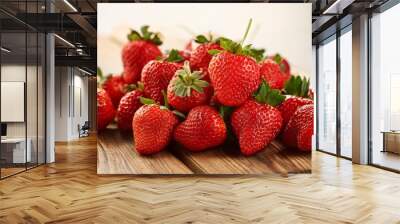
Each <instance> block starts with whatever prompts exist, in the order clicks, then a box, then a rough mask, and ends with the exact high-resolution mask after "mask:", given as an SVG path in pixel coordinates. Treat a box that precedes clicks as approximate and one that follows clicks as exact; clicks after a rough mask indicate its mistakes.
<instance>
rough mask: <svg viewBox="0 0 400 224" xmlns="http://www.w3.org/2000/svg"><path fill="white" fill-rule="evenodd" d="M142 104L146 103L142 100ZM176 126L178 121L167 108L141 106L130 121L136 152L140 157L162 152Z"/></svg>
mask: <svg viewBox="0 0 400 224" xmlns="http://www.w3.org/2000/svg"><path fill="white" fill-rule="evenodd" d="M141 99H143V98H141ZM142 103H144V104H146V103H148V102H144V101H143V100H142ZM177 124H178V119H177V118H176V116H175V115H174V114H173V113H172V111H170V110H168V108H166V107H164V106H160V105H156V104H150V105H143V106H141V107H140V108H139V109H138V110H137V111H136V113H135V115H134V116H133V121H132V128H133V138H134V141H135V149H136V151H137V152H138V153H140V154H142V155H150V154H154V153H157V152H160V151H162V150H163V149H164V148H165V147H166V146H167V145H168V144H169V142H170V140H171V138H172V135H173V131H174V128H175V126H176V125H177Z"/></svg>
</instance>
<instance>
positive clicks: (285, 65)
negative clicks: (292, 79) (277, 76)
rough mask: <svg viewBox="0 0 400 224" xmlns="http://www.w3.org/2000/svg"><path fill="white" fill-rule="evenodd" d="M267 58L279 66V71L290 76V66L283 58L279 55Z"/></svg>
mask: <svg viewBox="0 0 400 224" xmlns="http://www.w3.org/2000/svg"><path fill="white" fill-rule="evenodd" d="M268 58H269V59H272V60H274V61H275V62H276V63H277V64H278V65H279V67H280V69H281V71H282V72H283V73H286V74H287V75H289V76H290V74H291V73H290V65H289V62H288V61H287V60H286V58H283V57H282V56H281V55H280V54H275V55H273V56H270V57H268Z"/></svg>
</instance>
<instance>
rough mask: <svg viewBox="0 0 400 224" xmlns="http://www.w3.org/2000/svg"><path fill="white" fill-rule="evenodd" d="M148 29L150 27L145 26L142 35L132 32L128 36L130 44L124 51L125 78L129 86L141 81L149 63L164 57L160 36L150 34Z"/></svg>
mask: <svg viewBox="0 0 400 224" xmlns="http://www.w3.org/2000/svg"><path fill="white" fill-rule="evenodd" d="M148 29H149V26H143V27H142V28H141V33H142V35H141V34H140V33H139V32H137V31H135V30H132V31H131V33H130V34H129V35H128V39H129V43H128V44H126V45H125V46H124V48H123V49H122V62H123V65H124V74H123V78H124V80H125V82H126V83H128V84H131V83H135V82H137V81H138V80H140V74H141V72H142V68H143V66H145V65H146V64H147V62H149V61H151V60H154V59H156V58H157V57H161V56H162V53H161V51H160V49H159V48H158V45H161V44H162V42H161V40H160V38H159V34H158V33H153V32H150V31H149V30H148Z"/></svg>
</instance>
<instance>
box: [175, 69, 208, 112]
mask: <svg viewBox="0 0 400 224" xmlns="http://www.w3.org/2000/svg"><path fill="white" fill-rule="evenodd" d="M202 77H203V75H202V73H201V72H199V71H194V72H193V73H192V72H191V71H190V66H189V62H188V61H185V63H184V65H183V69H181V70H178V71H177V72H176V74H175V76H174V78H173V79H172V80H171V82H170V83H169V85H168V92H167V94H168V95H167V96H168V101H169V103H170V105H171V106H173V107H174V108H175V109H177V110H178V111H181V112H188V111H189V110H191V109H192V108H193V107H195V106H199V105H203V104H207V103H208V101H209V100H210V97H211V92H212V91H211V89H210V87H209V86H208V82H206V81H204V80H202Z"/></svg>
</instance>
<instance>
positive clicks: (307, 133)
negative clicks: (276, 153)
mask: <svg viewBox="0 0 400 224" xmlns="http://www.w3.org/2000/svg"><path fill="white" fill-rule="evenodd" d="M313 132H314V105H313V104H308V105H304V106H301V107H299V108H298V109H297V110H296V112H295V113H294V114H293V116H292V117H291V118H290V121H289V123H288V125H287V126H286V128H285V130H284V131H283V142H284V144H285V145H287V146H289V147H293V148H297V149H299V150H301V151H311V141H312V135H313Z"/></svg>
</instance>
